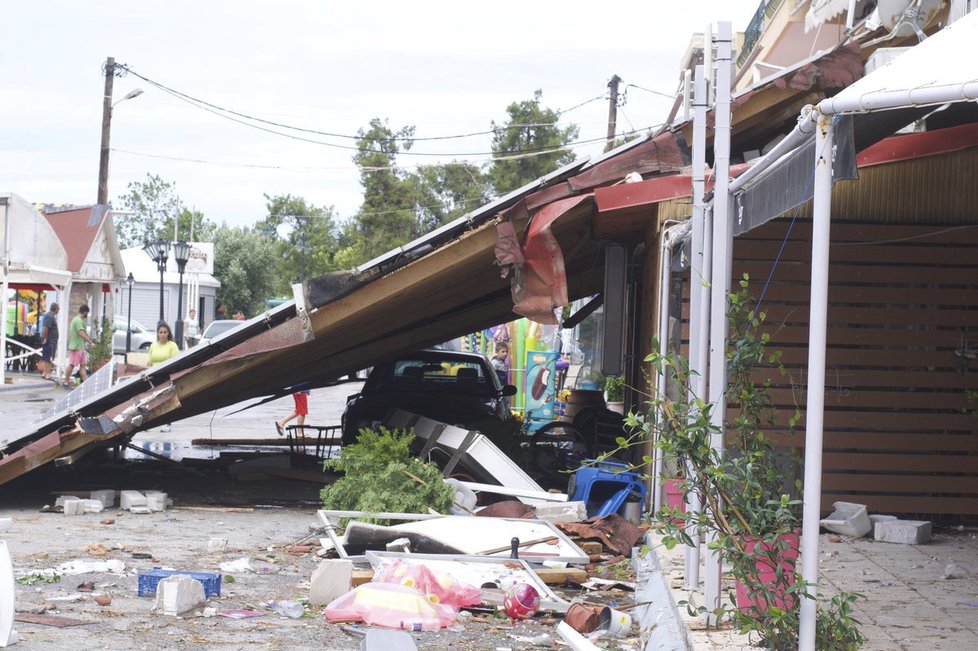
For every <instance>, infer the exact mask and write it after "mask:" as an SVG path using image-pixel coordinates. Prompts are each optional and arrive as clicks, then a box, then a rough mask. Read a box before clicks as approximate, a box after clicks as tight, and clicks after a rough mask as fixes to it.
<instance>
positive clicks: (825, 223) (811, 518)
mask: <svg viewBox="0 0 978 651" xmlns="http://www.w3.org/2000/svg"><path fill="white" fill-rule="evenodd" d="M832 145H833V133H832V116H830V115H829V116H822V115H819V116H818V124H817V127H816V130H815V190H814V192H815V198H814V205H813V208H812V215H813V223H812V292H811V298H810V303H809V304H810V305H811V308H810V315H811V316H810V317H809V325H808V328H809V334H808V403H807V408H806V416H805V485H804V486H805V496H804V502H803V504H804V507H803V512H802V537H801V578H802V580H803V581H804V582H805V584H806V585H808V589H809V591H810V593H811V596H812V598H811V599H802V600H801V613H800V622H799V631H798V648H799V650H800V651H815V615H816V599H817V597H818V528H819V525H818V520H819V511H820V510H821V505H820V502H821V496H822V426H823V422H824V415H825V414H824V408H825V339H826V335H825V332H826V321H827V314H828V294H829V242H830V235H829V226H830V223H831V220H832V213H831V209H832Z"/></svg>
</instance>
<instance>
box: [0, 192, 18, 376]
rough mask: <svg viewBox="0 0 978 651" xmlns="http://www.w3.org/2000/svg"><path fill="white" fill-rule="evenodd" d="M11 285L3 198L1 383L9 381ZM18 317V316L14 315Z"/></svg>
mask: <svg viewBox="0 0 978 651" xmlns="http://www.w3.org/2000/svg"><path fill="white" fill-rule="evenodd" d="M9 287H10V206H9V205H7V199H6V198H4V199H3V284H2V289H0V305H3V322H2V323H0V385H3V384H6V383H7V288H9ZM14 318H16V316H15V317H14Z"/></svg>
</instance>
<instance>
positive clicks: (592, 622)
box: [564, 604, 604, 634]
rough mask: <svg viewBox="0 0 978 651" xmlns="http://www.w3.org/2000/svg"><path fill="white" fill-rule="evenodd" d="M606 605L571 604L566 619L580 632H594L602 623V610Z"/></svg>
mask: <svg viewBox="0 0 978 651" xmlns="http://www.w3.org/2000/svg"><path fill="white" fill-rule="evenodd" d="M603 608H604V606H585V605H584V604H571V606H570V608H568V609H567V614H566V615H564V621H565V622H567V624H568V625H569V626H570V627H571V628H573V629H574V630H575V631H577V632H578V633H584V634H587V633H593V632H594V631H596V630H598V626H599V625H600V624H601V610H602V609H603Z"/></svg>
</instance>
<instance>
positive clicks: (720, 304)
mask: <svg viewBox="0 0 978 651" xmlns="http://www.w3.org/2000/svg"><path fill="white" fill-rule="evenodd" d="M730 44H731V28H730V23H726V22H725V23H720V24H719V26H718V29H717V83H716V96H717V104H716V110H715V111H714V116H715V120H714V124H715V128H714V136H713V152H714V165H713V170H714V173H715V174H716V184H715V186H714V191H713V260H712V263H713V278H712V285H711V291H710V377H709V381H710V389H709V390H710V394H709V395H710V402H711V403H712V405H713V407H712V409H713V411H712V413H711V419H712V423H713V425H714V426H715V427H716V432H715V433H714V434H713V435H712V436H711V440H710V445H711V447H712V448H713V449H714V450H716V452H717V453H718V454H719V455H721V456H722V455H723V438H724V431H725V428H724V420H725V417H726V411H727V398H726V388H727V303H728V296H727V295H728V293H729V291H730V276H731V269H732V266H733V235H732V233H733V229H732V221H733V220H732V219H731V213H730V195H729V187H730V77H731V63H732V62H731V51H730V50H731V47H730ZM714 538H715V535H710V536H707V541H706V544H707V548H708V552H707V557H706V564H705V569H706V579H705V583H704V586H703V594H704V601H705V606H706V609H707V611H708V612H712V611H714V610H715V609H717V608H719V607H720V573H721V568H720V563H721V558H720V554H719V552H717V551H716V550H715V549H709V547H710V544H711V543H712V542H713V539H714ZM707 619H708V620H710V621H713V619H714V618H713V616H711V615H708V616H707Z"/></svg>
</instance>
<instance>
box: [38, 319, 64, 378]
mask: <svg viewBox="0 0 978 651" xmlns="http://www.w3.org/2000/svg"><path fill="white" fill-rule="evenodd" d="M60 310H61V308H60V307H59V306H58V304H57V303H51V307H50V308H49V309H48V311H47V312H45V313H44V314H43V315H42V316H41V361H40V362H39V363H38V365H37V366H38V368H39V369H41V377H42V378H44V379H45V380H50V379H51V370H52V369H53V368H54V356H55V354H56V351H57V349H58V312H59V311H60Z"/></svg>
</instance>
